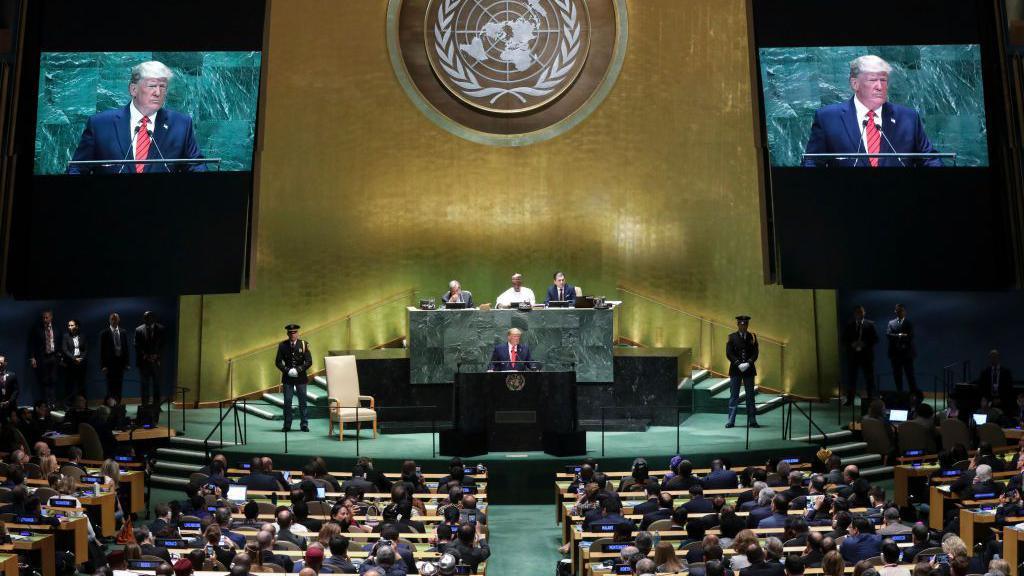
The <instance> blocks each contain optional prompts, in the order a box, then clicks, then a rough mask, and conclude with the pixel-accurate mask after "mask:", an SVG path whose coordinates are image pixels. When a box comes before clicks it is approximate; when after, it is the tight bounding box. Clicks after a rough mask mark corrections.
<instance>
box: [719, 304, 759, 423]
mask: <svg viewBox="0 0 1024 576" xmlns="http://www.w3.org/2000/svg"><path fill="white" fill-rule="evenodd" d="M749 324H750V316H737V317H736V328H737V331H736V332H733V333H732V334H729V341H728V342H727V343H726V345H725V356H726V357H727V358H728V359H729V389H730V395H729V421H728V422H726V423H725V427H726V428H732V427H733V426H735V425H736V409H737V408H738V407H739V403H740V383H742V384H743V389H744V390H745V391H746V395H747V426H748V427H749V428H760V427H761V425H760V424H758V423H757V408H756V407H755V405H754V394H755V393H754V376H756V375H757V369H756V368H754V363H755V362H757V353H758V346H757V335H756V334H754V333H753V332H749V331H748V330H747V327H748V325H749Z"/></svg>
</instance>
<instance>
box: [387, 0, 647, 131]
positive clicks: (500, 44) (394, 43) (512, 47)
mask: <svg viewBox="0 0 1024 576" xmlns="http://www.w3.org/2000/svg"><path fill="white" fill-rule="evenodd" d="M626 23H627V20H626V0H388V49H389V54H390V57H391V64H392V67H393V68H394V70H395V74H396V76H397V77H398V80H399V83H400V84H401V85H402V88H403V89H404V90H405V92H406V93H407V94H408V95H409V97H410V99H411V100H412V101H413V103H414V104H415V105H416V106H417V107H418V108H419V109H420V111H421V112H423V113H424V114H425V115H426V116H427V117H429V118H430V119H431V120H433V121H434V122H435V123H437V124H438V125H439V126H441V127H443V128H444V129H446V130H448V131H449V132H451V133H453V134H455V135H457V136H460V137H462V138H466V139H468V140H473V141H475V142H481V143H485V144H493V145H502V146H523V145H527V144H532V143H534V142H541V141H543V140H547V139H549V138H553V137H555V136H557V135H559V134H561V133H563V132H565V131H566V130H569V129H571V128H573V127H574V126H576V125H578V124H579V123H580V122H582V121H583V120H584V119H585V118H586V117H587V116H588V115H589V114H590V113H591V112H593V111H594V110H595V109H596V108H597V107H598V106H600V104H601V102H602V101H603V99H604V97H605V96H606V95H607V94H608V92H609V91H610V90H611V88H612V86H613V85H614V83H615V80H616V78H618V74H619V70H620V69H621V67H622V62H623V60H624V58H625V51H626V45H627V34H626V29H627V26H626Z"/></svg>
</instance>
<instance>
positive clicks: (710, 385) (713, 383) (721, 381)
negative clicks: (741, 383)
mask: <svg viewBox="0 0 1024 576" xmlns="http://www.w3.org/2000/svg"><path fill="white" fill-rule="evenodd" d="M697 389H698V390H707V391H708V394H710V395H711V396H715V395H717V394H718V393H719V392H721V391H722V390H726V391H728V390H729V379H728V378H705V379H704V381H703V382H701V383H700V384H698V385H697Z"/></svg>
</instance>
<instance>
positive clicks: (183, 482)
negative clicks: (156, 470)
mask: <svg viewBox="0 0 1024 576" xmlns="http://www.w3.org/2000/svg"><path fill="white" fill-rule="evenodd" d="M149 481H150V482H151V483H152V484H153V485H154V486H163V487H170V488H178V489H184V488H185V487H186V486H188V477H187V476H186V477H181V476H164V475H163V474H153V475H151V476H150V477H149Z"/></svg>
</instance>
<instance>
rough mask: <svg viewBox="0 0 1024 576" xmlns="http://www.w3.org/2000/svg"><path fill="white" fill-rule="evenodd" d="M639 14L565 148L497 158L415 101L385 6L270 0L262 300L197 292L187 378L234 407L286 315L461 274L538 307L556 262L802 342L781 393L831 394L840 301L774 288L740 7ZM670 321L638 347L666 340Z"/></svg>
mask: <svg viewBox="0 0 1024 576" xmlns="http://www.w3.org/2000/svg"><path fill="white" fill-rule="evenodd" d="M628 8H629V12H628V13H629V27H630V29H629V46H628V52H627V55H626V59H625V63H624V66H623V69H622V72H621V75H620V76H619V79H618V82H617V83H616V85H615V86H614V88H613V89H612V92H611V93H610V94H609V96H608V98H607V99H606V100H605V102H604V104H603V105H602V106H601V107H599V108H598V109H597V111H596V112H594V114H593V115H592V116H591V117H590V118H588V119H587V120H586V121H584V122H583V123H582V124H581V125H580V126H578V127H577V128H575V129H574V130H572V131H570V132H568V133H566V134H564V135H562V136H560V137H557V138H555V139H553V140H550V141H548V142H544V143H541V144H535V145H532V146H527V147H524V148H498V147H490V146H484V145H479V144H474V143H471V142H468V141H465V140H462V139H459V138H457V137H455V136H453V135H451V134H449V133H447V132H445V131H444V130H442V129H441V128H439V127H437V126H436V125H434V124H433V123H431V122H430V121H429V120H428V119H427V118H425V117H424V116H423V115H422V114H421V113H420V112H419V111H417V109H416V108H415V107H414V106H413V104H412V103H411V102H410V101H409V99H408V98H407V97H406V95H405V93H404V92H403V91H402V89H401V87H400V86H399V84H398V82H397V80H396V78H395V75H394V72H393V71H392V68H391V64H390V63H389V59H388V50H387V46H386V37H385V16H386V10H387V2H385V1H384V0H349V1H341V0H288V1H287V2H280V1H279V2H275V3H273V5H272V6H271V10H270V16H269V45H268V50H267V55H266V60H265V62H266V67H267V70H266V85H265V90H266V99H265V102H264V110H263V114H264V124H263V133H262V140H263V145H262V150H261V151H260V153H259V161H260V165H261V169H260V170H261V171H260V178H259V189H258V197H257V210H258V217H257V219H256V223H255V226H256V228H255V237H256V239H257V245H256V250H255V259H254V262H253V272H252V278H253V281H252V287H251V289H249V290H247V291H245V292H244V293H242V294H238V295H219V296H206V297H203V298H199V297H188V298H183V299H182V312H181V319H180V320H181V326H182V329H181V340H182V342H181V347H180V357H179V362H180V374H181V377H182V385H185V386H189V385H190V384H192V385H193V389H195V388H194V386H195V379H197V378H201V380H202V382H201V390H202V393H201V399H202V400H207V401H208V400H216V399H221V398H225V397H227V396H228V393H229V391H228V389H227V380H228V378H227V374H228V368H227V363H226V359H227V358H228V357H231V356H235V355H237V354H240V353H242V352H245V351H247V350H250V349H253V348H257V347H259V346H262V345H266V344H268V343H271V342H274V341H276V340H279V339H282V338H283V337H284V333H283V330H282V326H284V324H285V323H287V322H293V321H294V322H298V323H300V324H303V325H305V326H315V325H319V324H323V323H324V322H327V321H329V320H331V319H335V318H339V317H343V316H345V315H346V314H348V313H350V312H351V311H353V310H355V309H358V308H360V307H362V306H365V305H368V304H371V303H373V302H375V301H377V300H380V299H381V298H383V297H385V296H387V295H391V294H395V293H399V292H401V291H403V290H407V289H409V288H416V289H419V290H421V291H423V292H425V293H427V294H428V295H430V296H440V294H441V293H442V292H444V291H445V290H446V284H447V282H448V280H450V279H452V278H458V279H460V280H461V281H462V283H463V286H464V287H465V288H466V289H468V290H471V291H472V292H473V293H474V297H475V300H476V301H477V302H489V301H493V300H494V298H495V296H496V295H497V294H498V293H499V292H500V291H501V290H503V289H504V288H505V287H506V285H507V281H508V277H509V276H510V275H511V273H512V272H513V271H520V272H522V273H524V274H525V275H526V279H527V282H526V283H527V285H529V286H531V287H532V288H533V289H534V290H535V291H537V292H538V293H539V294H540V293H542V291H543V290H544V289H545V288H546V285H547V284H548V283H549V282H550V275H551V273H552V272H553V271H554V270H555V269H561V270H564V271H565V272H566V274H567V276H568V278H569V281H570V282H573V283H576V284H579V285H581V286H583V288H584V290H585V291H586V292H587V293H590V294H604V295H606V296H608V297H609V298H612V297H614V295H615V294H616V290H615V289H616V286H618V285H624V286H628V287H630V288H632V289H634V290H636V291H638V292H641V293H643V294H645V295H648V296H652V297H654V298H657V299H659V300H661V301H664V302H667V303H670V304H672V305H673V306H676V307H678V308H681V309H684V310H688V311H693V312H698V313H700V314H702V315H704V316H707V317H710V318H714V319H719V320H726V321H727V320H729V319H731V318H732V317H733V316H734V315H735V314H737V313H741V312H745V313H749V314H750V315H752V316H753V317H754V320H753V323H752V329H753V330H754V331H755V332H760V333H762V334H764V335H766V336H771V337H773V338H776V339H778V340H781V341H783V342H786V343H787V349H786V358H785V363H786V374H787V377H786V382H785V383H784V384H785V387H786V388H788V389H790V390H792V391H793V392H796V393H802V394H811V395H813V394H817V393H818V391H819V389H820V390H821V391H822V392H828V391H829V390H830V389H831V387H832V386H833V385H834V382H835V380H836V372H837V368H836V366H835V346H836V345H835V342H834V336H833V335H834V334H835V319H834V316H835V314H834V296H833V294H832V293H831V292H818V294H817V299H816V306H815V304H814V301H813V299H812V294H811V292H810V291H801V290H783V289H781V288H779V287H775V286H765V285H764V281H763V275H762V258H761V245H760V244H761V232H760V212H759V197H758V196H759V192H758V189H757V166H756V151H755V148H754V135H753V127H754V126H755V121H754V116H753V112H752V106H751V96H750V89H751V87H750V69H749V64H748V54H747V22H746V8H745V3H744V1H743V0H631V1H629V2H628ZM400 309H401V306H400V305H399V306H396V307H394V310H396V311H395V312H392V313H390V314H385V315H381V317H380V322H379V323H374V322H369V323H368V322H361V323H356V324H354V325H353V327H352V328H351V329H350V331H351V332H352V334H351V338H352V340H353V342H356V341H358V342H359V343H363V344H372V343H375V342H376V341H377V340H376V339H377V338H385V337H387V338H385V339H389V338H390V337H393V332H395V331H396V330H397V331H400V330H401V328H402V326H403V321H402V318H401V313H400V312H398V311H397V310H400ZM665 316H666V317H664V318H661V317H659V314H658V313H654V314H649V315H647V316H645V318H644V321H643V323H642V325H641V326H640V327H639V328H637V327H634V329H633V331H632V332H630V333H629V334H625V333H623V335H624V336H637V337H638V338H639V339H640V340H641V341H643V342H645V343H650V344H658V343H666V344H667V343H670V341H672V340H673V338H672V334H671V333H669V334H666V333H665V326H670V325H671V321H672V319H671V318H668V316H671V314H666V315H665ZM382 326H384V327H382ZM816 330H817V332H818V333H819V334H820V335H822V337H820V340H821V345H820V346H818V345H816V344H815V342H816V336H815V332H816ZM311 343H312V346H313V349H314V352H315V353H316V352H321V353H322V352H323V351H324V348H325V347H328V346H333V345H335V344H334V342H327V341H326V339H324V341H322V342H321V341H318V340H317V339H316V338H313V339H311ZM819 348H820V349H819ZM717 349H718V350H721V347H720V346H719V347H718V348H717ZM257 356H259V355H257ZM819 356H820V359H819ZM261 358H262V359H261V360H260V362H255V363H254V362H250V363H249V364H250V366H249V367H248V368H246V369H244V370H240V369H238V368H239V366H240V365H236V373H235V390H234V392H235V393H236V394H237V393H240V392H245V391H253V390H257V389H261V388H266V387H269V386H272V385H273V384H275V382H276V381H275V378H276V377H277V374H276V372H274V371H273V367H272V366H271V365H269V364H270V363H271V362H272V351H271V352H269V353H265V354H263V356H261ZM267 358H269V359H267ZM256 364H261V367H258V368H257V367H255V365H256ZM318 365H321V366H322V358H321V360H320V361H319V362H318ZM819 365H820V368H819ZM190 379H191V381H190Z"/></svg>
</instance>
